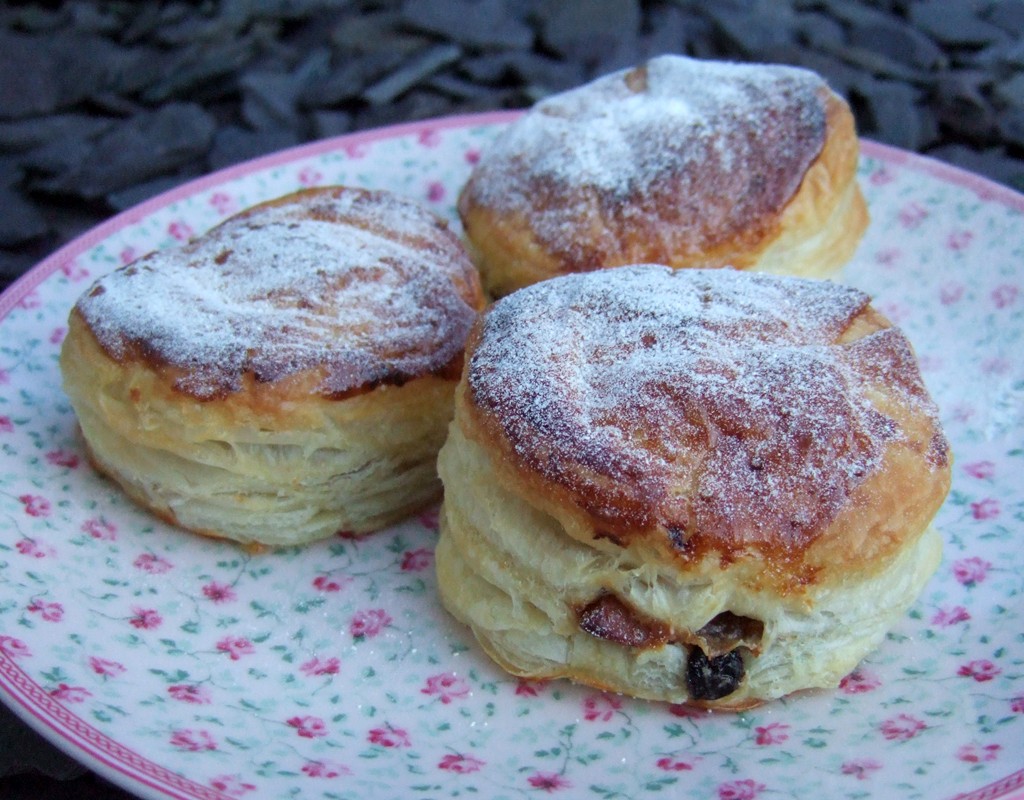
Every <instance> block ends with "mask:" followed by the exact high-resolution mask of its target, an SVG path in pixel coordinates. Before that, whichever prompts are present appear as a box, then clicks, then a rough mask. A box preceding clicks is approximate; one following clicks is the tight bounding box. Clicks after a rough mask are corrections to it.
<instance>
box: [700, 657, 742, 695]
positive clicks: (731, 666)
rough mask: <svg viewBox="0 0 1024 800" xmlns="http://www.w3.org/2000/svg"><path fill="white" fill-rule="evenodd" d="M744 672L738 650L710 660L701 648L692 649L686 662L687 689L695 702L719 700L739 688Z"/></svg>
mask: <svg viewBox="0 0 1024 800" xmlns="http://www.w3.org/2000/svg"><path fill="white" fill-rule="evenodd" d="M744 672H745V670H744V667H743V657H742V656H741V655H740V653H739V651H738V650H730V651H729V652H728V653H725V654H723V655H720V656H715V657H714V658H708V657H707V655H705V653H704V651H703V650H701V649H700V648H699V647H692V648H690V657H689V659H688V660H687V662H686V688H687V689H689V690H690V696H691V697H692V698H693V699H694V700H718V699H720V698H722V697H725V696H727V695H730V694H732V693H733V692H735V691H736V689H737V688H739V685H740V682H741V681H742V680H743V675H744Z"/></svg>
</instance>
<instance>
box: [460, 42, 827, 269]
mask: <svg viewBox="0 0 1024 800" xmlns="http://www.w3.org/2000/svg"><path fill="white" fill-rule="evenodd" d="M826 90H827V87H826V85H825V83H824V82H823V81H822V80H821V79H820V78H819V77H818V76H817V75H815V74H814V73H812V72H809V71H807V70H802V69H798V68H794V67H785V66H775V65H749V64H733V63H726V62H709V61H699V60H695V59H690V58H686V57H683V56H661V57H658V58H655V59H652V60H651V61H649V62H648V63H647V64H646V65H645V66H643V67H640V68H637V69H634V70H623V71H620V72H616V73H613V74H611V75H608V76H605V77H603V78H600V79H598V80H596V81H594V82H592V83H590V84H587V85H585V86H582V87H579V88H577V89H573V90H570V91H568V92H565V93H563V94H560V95H555V96H553V97H550V98H548V99H546V100H544V101H542V102H540V103H538V104H537V105H536V106H534V108H533V109H532V110H531V111H530V112H529V113H528V114H526V115H525V116H524V117H522V118H521V119H519V120H517V121H516V122H515V123H513V124H512V125H511V126H510V127H509V128H508V130H507V131H505V132H504V134H503V135H502V136H500V137H499V138H498V139H497V140H496V141H495V142H494V143H493V144H492V146H491V147H490V148H489V150H488V151H486V152H485V153H484V156H483V158H482V159H481V161H480V162H479V164H478V165H477V167H476V168H475V170H474V174H473V177H472V180H471V182H470V183H469V185H468V186H467V189H466V200H467V201H468V202H469V203H472V204H476V205H479V206H483V207H486V208H490V209H492V210H495V211H498V212H501V213H509V212H511V213H517V212H521V213H525V214H527V216H528V218H529V220H530V223H531V225H532V227H533V232H534V234H535V235H536V237H537V239H538V240H539V241H540V242H541V243H542V244H543V245H544V246H545V247H546V248H548V249H549V250H551V251H553V252H555V253H557V254H558V255H559V256H560V257H561V258H563V259H564V260H566V261H568V262H570V263H571V264H572V265H573V266H575V267H577V268H581V267H582V268H588V267H592V266H595V264H594V263H593V262H594V261H595V260H600V257H601V256H600V255H599V254H595V253H588V252H586V248H587V246H588V244H587V242H586V241H582V242H581V240H580V237H579V235H578V234H579V231H580V230H581V229H582V230H586V229H587V227H588V226H587V221H592V220H600V221H602V224H603V226H604V227H605V228H606V229H608V230H609V235H610V236H612V237H614V236H615V235H616V233H615V226H616V225H617V224H623V225H627V224H630V223H632V224H635V223H636V219H635V217H642V218H644V219H645V220H646V221H647V224H649V225H650V224H652V223H653V222H654V221H660V222H661V223H663V224H664V225H665V226H669V225H671V226H672V230H668V229H665V230H662V231H660V233H661V234H662V235H664V236H666V237H670V238H672V239H674V240H677V241H676V243H675V244H674V245H673V246H675V247H681V246H683V245H681V244H679V242H688V243H689V247H690V248H700V249H705V248H708V247H712V246H715V245H716V244H718V243H720V242H722V241H726V240H728V238H729V237H734V236H735V235H736V234H737V232H739V231H742V230H745V229H750V228H751V227H752V226H756V225H758V224H761V219H762V217H763V216H764V215H765V214H775V213H777V212H778V210H779V209H781V208H782V207H783V206H784V205H785V203H786V202H788V200H789V199H790V198H791V197H792V195H793V194H794V193H795V191H796V189H797V188H798V186H799V184H800V181H801V180H802V178H803V175H804V172H805V171H806V169H807V167H808V166H809V165H810V163H811V162H812V161H813V160H814V159H815V158H816V157H817V155H818V153H819V152H820V151H821V148H822V146H823V144H824V136H825V111H824V105H823V101H822V96H823V95H824V93H825V92H826ZM629 215H633V217H634V219H633V220H628V219H623V217H624V216H627V217H628V216H629ZM591 246H593V247H595V248H597V249H605V250H606V249H608V248H609V247H612V246H611V245H608V244H606V243H601V242H597V243H593V244H592V245H591Z"/></svg>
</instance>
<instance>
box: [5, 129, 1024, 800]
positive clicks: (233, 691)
mask: <svg viewBox="0 0 1024 800" xmlns="http://www.w3.org/2000/svg"><path fill="white" fill-rule="evenodd" d="M509 118H510V117H509V116H508V115H507V114H492V115H485V116H478V117H468V118H465V117H464V118H458V119H448V120H440V121H434V122H428V123H418V124H414V125H407V126H402V127H398V128H391V129H388V130H382V131H377V132H371V133H363V134H358V135H354V136H348V137H343V138H340V139H334V140H331V141H325V142H321V143H318V144H314V145H311V146H306V147H300V148H297V149H293V150H289V151H287V152H284V153H280V154H277V155H274V156H271V157H268V158H264V159H261V160H258V161H255V162H252V163H249V164H245V165H242V166H239V167H236V168H233V169H229V170H226V171H223V172H219V173H217V174H215V175H211V176H209V177H207V178H204V179H201V180H198V181H195V182H193V183H190V184H188V185H186V186H184V187H182V188H180V189H177V190H175V191H173V192H171V193H169V194H165V195H163V196H161V197H158V198H156V199H154V200H152V201H150V202H147V203H145V204H143V205H142V206H140V207H138V208H136V209H134V210H132V211H129V212H127V213H124V214H121V215H120V216H118V217H116V218H114V219H112V220H111V221H109V222H108V223H106V224H104V225H102V226H100V227H99V228H97V229H96V230H94V231H93V232H91V233H89V234H88V235H86V236H84V237H82V238H80V239H79V240H77V241H75V242H74V243H72V244H70V245H69V246H67V247H65V248H64V249H63V250H61V251H60V252H58V253H56V254H55V255H54V256H53V257H51V258H49V259H47V260H46V261H45V262H43V263H42V264H40V265H39V266H38V267H36V268H35V269H34V270H33V271H32V272H30V273H29V274H28V275H27V276H26V277H25V278H24V279H22V280H21V281H19V282H18V283H17V284H16V285H15V286H13V287H12V288H11V289H10V290H9V291H8V292H7V293H6V294H5V295H4V296H3V298H2V300H0V690H2V691H0V695H2V696H3V699H4V701H5V702H6V703H7V704H9V705H10V706H11V707H12V708H13V709H14V710H15V711H17V712H18V713H19V714H20V715H21V716H22V717H23V718H24V719H25V720H26V721H27V722H29V723H30V724H31V725H32V726H33V727H35V728H36V729H38V730H39V731H40V732H42V733H43V734H44V735H45V736H46V737H48V738H49V739H50V740H52V741H54V742H55V743H56V744H58V745H59V746H62V747H63V748H64V749H65V750H67V751H68V752H69V753H71V754H72V755H73V756H75V757H77V758H79V759H80V760H81V761H82V762H84V763H85V764H87V765H88V766H90V767H91V768H93V769H95V770H97V771H99V772H100V773H102V774H103V775H105V776H106V777H107V778H109V779H111V780H113V781H114V782H116V783H118V784H121V785H123V786H124V787H126V788H128V789H129V790H131V791H134V792H136V793H138V794H139V795H142V796H145V797H154V798H155V797H161V798H163V797H174V798H228V797H232V798H237V797H251V798H277V797H281V798H284V797H303V798H316V797H324V798H365V797H374V798H444V797H456V796H459V797H465V796H469V795H474V796H478V797H484V798H490V799H491V800H498V798H523V797H527V796H547V795H551V796H562V797H595V798H639V797H642V796H643V797H646V796H649V795H650V796H672V797H702V798H719V799H720V800H740V799H741V798H742V799H744V800H751V799H752V798H755V797H764V798H777V797H794V798H805V797H827V798H865V797H879V798H882V797H884V798H892V797H900V798H914V797H921V798H929V800H931V799H933V798H952V797H954V796H958V795H959V796H963V795H966V796H967V797H970V798H975V800H977V799H979V798H997V797H1001V798H1005V797H1009V796H1017V797H1024V794H1021V791H1022V788H1024V197H1021V196H1020V195H1017V194H1015V193H1013V192H1011V191H1009V190H1006V189H1002V188H999V187H997V186H995V185H994V184H991V183H988V182H986V181H984V180H982V179H979V178H975V177H973V176H971V175H969V174H967V173H963V172H960V171H957V170H954V169H951V168H946V167H942V166H940V165H938V164H936V163H935V162H931V161H928V160H926V159H922V158H920V157H916V156H912V155H909V154H907V153H903V152H900V151H896V150H891V149H888V148H885V147H881V146H878V145H873V144H871V143H867V144H866V145H865V147H864V158H863V162H862V167H861V176H860V177H861V182H862V185H863V187H864V190H865V193H866V195H867V197H868V202H869V205H870V208H871V214H872V223H871V227H870V229H869V231H868V234H867V237H866V239H865V240H864V242H863V244H862V246H861V248H860V251H859V253H858V255H857V257H856V259H855V261H854V262H853V263H851V264H850V265H849V267H848V268H847V269H846V271H845V273H844V274H843V276H842V279H843V280H845V281H848V282H850V283H853V284H856V285H857V286H859V287H861V288H863V289H865V290H867V291H868V292H870V293H871V294H873V295H875V296H876V298H877V302H878V304H879V305H880V307H881V308H882V309H883V310H884V311H885V312H886V313H887V314H888V315H889V316H890V317H891V318H892V319H894V320H895V321H896V322H897V323H899V324H901V325H902V326H903V327H904V329H905V330H906V331H907V332H908V333H909V335H910V338H911V340H912V341H913V342H914V344H915V346H916V347H917V350H918V353H919V355H920V359H921V363H922V367H923V370H924V374H925V378H926V381H927V382H928V384H929V386H930V388H931V390H932V393H933V395H934V397H935V398H936V400H937V402H938V404H939V406H940V407H941V410H942V415H943V423H944V425H945V426H946V430H947V433H948V435H949V438H950V439H951V441H952V442H953V449H954V451H955V454H956V459H957V460H956V466H955V477H954V482H953V490H952V493H951V494H950V496H949V500H948V501H947V503H946V504H945V506H944V508H943V509H942V511H941V512H940V515H939V519H938V524H939V527H940V528H941V530H942V531H943V532H944V535H945V540H946V550H945V560H944V561H943V563H942V566H941V567H940V569H939V572H938V574H937V575H936V576H935V577H934V579H933V580H932V581H931V582H930V583H929V584H928V586H927V588H926V589H925V591H924V593H923V595H922V596H921V598H920V600H919V601H918V602H917V604H916V605H915V606H914V607H913V609H912V610H911V611H910V613H909V614H908V615H907V616H906V618H905V619H904V620H903V621H902V622H901V623H900V625H899V626H898V627H897V628H896V629H895V630H894V631H893V632H892V633H891V635H890V636H889V637H888V639H887V640H886V641H885V642H884V644H883V646H882V647H881V648H880V649H879V650H878V651H877V652H876V653H875V654H873V655H872V656H870V657H869V658H868V659H867V660H866V661H865V662H864V663H863V665H862V666H861V667H859V668H858V669H857V670H856V671H855V672H854V673H853V674H851V675H850V676H848V677H847V678H846V679H845V680H844V681H843V682H842V685H841V686H840V687H839V688H838V689H837V690H835V691H829V692H815V693H806V694H800V695H797V696H793V697H789V698H787V699H785V700H782V701H779V702H775V703H772V704H770V705H766V706H764V707H762V708H759V709H756V710H753V711H749V712H745V713H740V714H721V713H720V714H708V713H702V712H696V711H693V710H688V709H685V708H680V707H672V706H668V705H664V704H657V703H647V702H641V701H634V700H631V699H627V698H624V697H619V696H614V695H608V694H602V693H600V692H597V691H593V690H590V689H586V688H582V687H578V686H574V685H571V684H569V683H563V682H550V683H532V682H527V681H520V680H516V679H514V678H512V677H510V676H508V675H506V674H505V673H503V672H502V671H500V670H499V669H498V668H497V667H495V666H493V665H492V664H491V662H490V661H489V660H488V659H487V658H486V657H485V656H484V654H483V653H482V651H481V650H480V648H479V647H477V645H476V644H475V642H474V641H473V639H472V637H471V636H470V635H469V634H468V633H467V631H466V630H464V629H462V628H460V627H459V626H458V625H456V624H455V623H453V622H452V621H450V620H449V619H448V617H447V616H446V615H445V613H444V612H443V610H442V609H441V608H440V607H439V605H438V602H437V600H436V597H435V591H434V588H435V587H434V572H433V563H432V551H433V546H434V542H435V537H436V514H434V513H424V514H422V515H420V516H419V517H418V518H415V519H410V520H408V521H407V522H406V523H404V524H402V525H399V526H397V527H394V528H390V529H388V530H384V531H381V532H379V533H377V534H375V535H373V536H370V537H368V538H364V539H361V540H351V539H345V538H340V537H337V538H334V539H332V540H329V541H325V542H322V543H320V544H317V545H314V546H311V547H307V548H304V549H290V550H284V551H281V552H274V553H267V554H263V555H248V554H246V553H245V552H243V551H241V550H239V549H237V548H235V547H234V546H232V545H229V544H222V543H217V542H213V541H206V540H203V539H200V538H196V537H193V536H190V535H188V534H185V533H182V532H180V531H178V530H175V529H173V528H170V527H168V526H166V525H164V524H162V523H160V522H158V521H157V520H155V519H154V518H152V517H150V516H149V515H147V514H146V513H144V512H142V511H140V510H138V509H136V508H135V507H134V506H133V505H132V504H130V503H129V502H128V501H127V500H126V499H125V498H124V497H123V496H122V495H121V494H120V492H119V491H117V490H115V489H114V488H113V487H112V485H111V484H109V483H107V482H105V481H104V480H102V479H100V478H99V477H97V475H95V474H94V473H93V471H92V470H91V469H90V467H89V466H88V464H87V463H86V461H85V458H84V456H83V452H82V448H81V444H80V441H79V439H78V438H77V437H78V434H77V431H76V425H75V419H74V417H73V415H72V413H71V411H70V408H69V406H68V403H67V400H66V399H65V397H64V395H63V393H62V391H61V386H60V376H59V372H58V368H57V355H58V351H59V349H60V343H61V339H62V336H63V334H64V330H65V328H64V326H65V321H66V318H67V314H68V311H69V309H70V308H71V306H72V304H73V303H74V301H75V299H76V298H77V297H78V295H79V294H80V293H81V292H82V291H83V290H84V289H85V288H86V287H87V286H88V285H89V283H90V282H91V281H92V280H93V279H94V278H96V277H97V276H99V275H101V274H102V273H104V272H106V271H108V270H111V269H114V268H115V267H117V266H119V265H121V264H123V263H125V262H127V261H130V260H132V259H134V258H135V257H137V256H139V255H141V254H143V253H145V252H147V251H149V250H151V249H154V248H162V247H174V246H177V245H178V244H180V243H181V242H183V241H185V240H187V239H188V238H189V237H191V236H193V235H194V234H198V233H200V232H202V231H204V230H206V229H207V228H209V227H211V226H212V225H213V224H214V223H216V222H217V221H219V220H220V219H222V218H223V217H225V216H227V215H229V214H231V213H233V212H235V211H237V210H239V209H242V208H244V207H246V206H249V205H251V204H253V203H256V202H258V201H261V200H265V199H268V198H271V197H274V196H277V195H280V194H283V193H285V192H288V191H291V190H294V189H296V188H298V187H301V186H308V185H313V184H329V183H344V184H352V185H360V186H366V187H373V188H387V189H391V190H394V191H397V192H401V193H404V194H406V195H410V196H412V197H415V198H419V199H420V200H422V201H424V202H426V203H428V204H430V205H432V206H433V207H434V208H435V209H436V210H438V211H439V212H441V213H442V214H444V215H446V216H448V217H450V218H452V219H453V220H454V218H455V217H454V201H455V198H456V195H457V192H458V190H459V187H460V186H461V184H462V183H463V181H464V180H465V179H466V177H467V176H468V174H469V170H470V169H471V167H472V165H473V163H474V161H475V160H476V158H477V155H478V154H479V153H480V152H481V151H482V150H483V149H484V148H486V147H487V145H488V142H489V141H490V140H491V139H492V138H493V137H494V135H495V134H496V133H497V132H498V131H499V130H500V129H501V128H502V127H503V125H505V124H507V122H508V120H509Z"/></svg>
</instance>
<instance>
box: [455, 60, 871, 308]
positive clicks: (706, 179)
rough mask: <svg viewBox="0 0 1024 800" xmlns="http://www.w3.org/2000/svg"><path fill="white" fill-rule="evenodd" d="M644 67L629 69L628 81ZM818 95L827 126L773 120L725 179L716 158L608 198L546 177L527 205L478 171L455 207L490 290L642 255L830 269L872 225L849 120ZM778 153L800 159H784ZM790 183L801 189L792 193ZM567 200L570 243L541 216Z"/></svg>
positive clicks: (834, 101)
mask: <svg viewBox="0 0 1024 800" xmlns="http://www.w3.org/2000/svg"><path fill="white" fill-rule="evenodd" d="M642 69H643V68H642V67H640V68H637V69H636V70H634V71H633V72H631V73H626V75H625V77H624V80H625V81H626V82H627V83H628V82H629V81H630V76H632V75H635V74H636V73H637V72H638V71H640V70H642ZM817 102H819V103H820V108H821V113H822V118H823V120H824V124H823V125H822V127H821V128H820V130H816V129H815V128H814V127H813V126H804V127H799V126H788V127H784V126H779V127H769V128H768V129H767V130H766V132H765V135H764V136H763V138H762V139H759V144H760V145H763V148H762V158H763V163H759V164H753V165H745V166H744V167H743V168H740V169H733V170H730V171H728V173H721V174H718V173H716V172H715V170H714V168H713V166H711V164H710V161H708V162H703V163H701V162H698V165H697V166H696V167H693V168H692V171H691V172H688V173H686V174H672V173H671V172H666V174H665V175H664V176H663V177H661V178H659V180H658V181H657V182H656V183H655V184H654V185H653V186H652V187H650V188H649V189H645V191H644V192H643V193H642V194H640V193H635V194H633V195H629V196H626V197H614V198H613V197H608V196H602V195H601V194H600V193H595V192H594V190H593V189H592V188H590V187H580V186H569V185H559V186H552V185H550V184H546V183H544V182H539V183H536V185H530V188H529V190H528V191H524V192H523V194H524V196H526V197H528V198H529V201H528V203H527V204H524V205H523V206H522V207H519V208H515V209H512V210H509V209H507V208H498V207H494V206H492V205H490V204H488V202H487V201H486V200H484V199H483V196H484V195H483V193H482V192H481V191H479V189H480V185H479V184H480V182H488V181H491V182H493V181H495V180H498V181H501V180H508V179H509V177H510V176H508V175H497V176H495V175H493V174H487V173H484V172H482V171H480V170H479V169H477V170H475V171H474V173H473V175H472V176H471V178H470V180H469V182H468V183H467V184H466V186H465V187H464V188H463V190H462V192H461V194H460V197H459V201H458V210H459V214H460V217H461V219H462V223H463V227H464V229H465V231H466V236H467V239H468V241H469V245H470V249H471V252H472V254H473V256H474V258H475V259H476V260H477V262H478V264H479V265H480V268H481V272H482V274H483V279H484V283H485V288H486V289H487V290H488V291H489V292H490V293H491V294H492V295H494V296H503V295H505V294H507V293H509V292H511V291H514V290H515V289H517V288H520V287H522V286H526V285H529V284H531V283H535V282H537V281H538V280H543V279H545V278H548V277H552V276H555V275H561V274H567V273H571V272H581V271H588V270H593V269H598V268H602V267H610V266H618V265H623V264H635V263H645V262H647V263H659V264H666V265H669V266H673V267H676V268H685V267H704V268H716V267H723V266H731V267H734V268H737V269H759V268H760V269H768V270H770V271H773V272H786V273H791V274H803V275H808V276H823V275H827V274H831V273H832V272H834V271H835V270H836V269H838V268H839V267H840V266H842V264H844V263H845V262H846V261H847V260H848V259H849V258H850V257H851V256H852V255H853V252H854V250H855V249H856V245H857V243H858V242H859V240H860V238H861V236H862V234H863V232H864V230H865V228H866V226H867V221H868V220H867V210H866V206H865V204H864V200H863V197H862V196H861V194H860V190H859V188H858V187H857V185H856V170H857V161H858V157H859V144H858V140H857V135H856V130H855V124H854V119H853V115H852V113H851V112H850V109H849V106H848V105H847V104H846V102H845V101H844V100H843V99H842V98H840V97H839V96H838V95H836V94H835V93H834V92H832V91H830V90H829V89H828V88H827V87H823V88H822V89H821V90H820V91H819V92H818V95H817ZM528 113H535V112H528ZM513 124H516V123H513ZM768 131H774V132H775V133H776V135H777V137H779V138H775V139H773V138H772V136H771V135H769V134H768ZM783 132H784V133H783ZM578 135H579V136H580V137H581V138H585V137H586V136H587V131H586V130H585V129H582V128H581V130H580V131H579V132H578ZM783 136H784V137H785V138H784V140H781V138H782V137H783ZM783 149H785V150H787V151H789V152H790V153H795V155H791V156H790V157H789V158H788V159H787V160H786V161H785V164H781V165H777V164H776V163H775V162H778V161H780V159H779V157H778V155H777V154H778V153H779V152H781V151H782V150H783ZM528 161H529V159H528V157H527V154H524V163H527V164H528ZM803 165H806V168H805V167H804V166H803ZM526 169H528V168H526ZM796 169H799V170H800V173H799V174H798V175H796V180H795V181H794V176H793V174H792V171H793V170H796ZM787 170H788V172H787ZM726 175H727V177H723V176H726ZM765 175H769V178H768V179H765V178H764V176H765ZM516 180H522V179H516ZM527 180H528V179H527ZM787 185H789V186H794V187H796V188H795V191H789V192H787V191H785V189H784V187H786V186H787ZM567 206H572V207H579V208H581V209H585V210H584V211H583V212H582V213H580V214H579V215H578V216H577V217H576V218H574V219H573V221H572V226H571V227H572V228H573V237H572V239H571V241H557V240H552V239H551V238H550V237H546V236H545V235H544V234H543V232H541V231H540V230H539V229H538V226H537V222H536V221H537V219H538V216H539V215H542V214H544V213H545V212H546V211H549V210H550V209H551V208H552V207H567ZM841 206H844V207H842V208H841ZM695 221H696V222H695ZM695 226H696V228H697V229H696V230H694V227H695ZM830 226H831V227H832V230H830V231H828V235H827V236H823V237H822V241H821V243H820V245H815V246H814V247H810V248H805V249H806V250H807V252H802V251H801V245H802V244H803V243H805V242H807V241H809V240H812V239H813V238H814V237H816V236H821V235H822V232H823V231H825V230H826V228H827V227H830ZM780 248H783V249H785V251H786V254H787V257H786V261H785V262H782V263H780V260H779V257H778V256H779V255H780V254H777V253H776V252H775V251H776V250H778V249H780Z"/></svg>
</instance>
